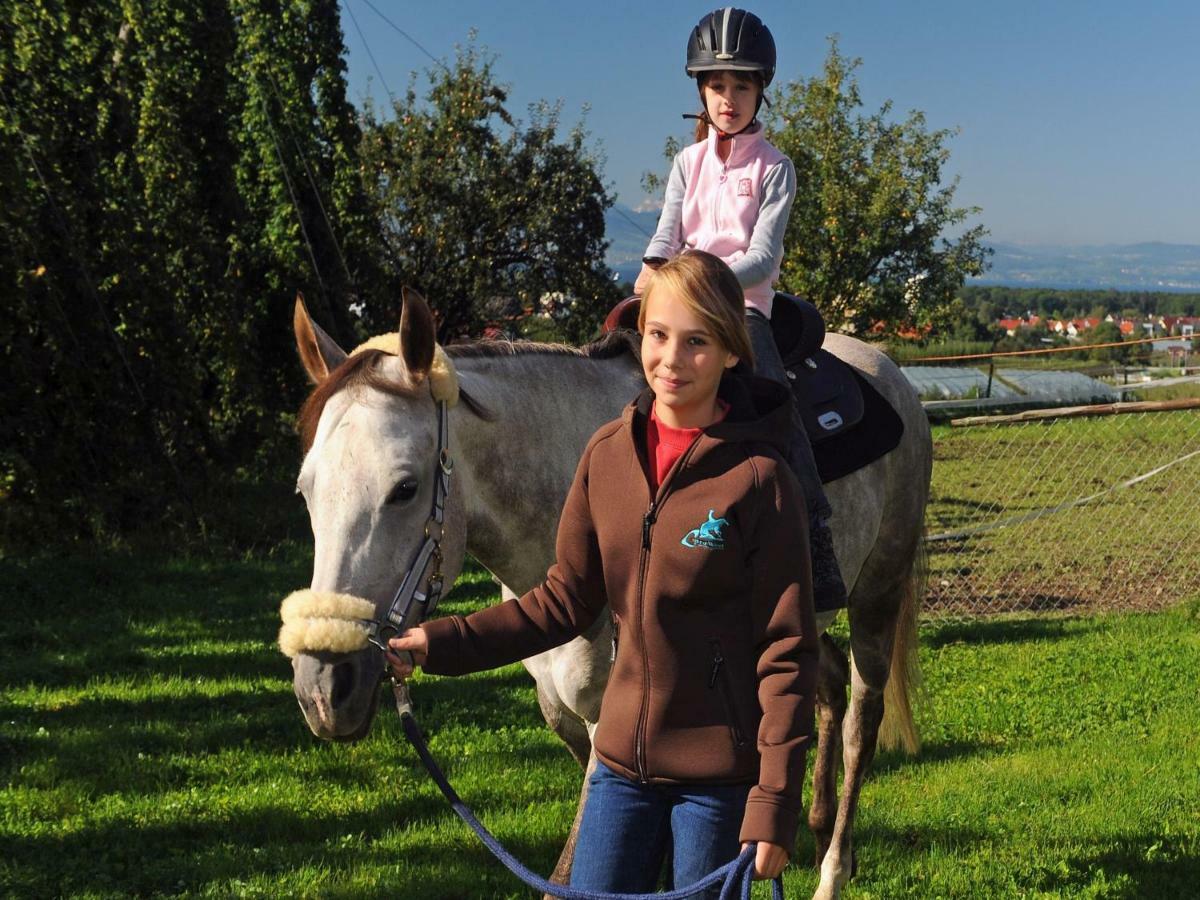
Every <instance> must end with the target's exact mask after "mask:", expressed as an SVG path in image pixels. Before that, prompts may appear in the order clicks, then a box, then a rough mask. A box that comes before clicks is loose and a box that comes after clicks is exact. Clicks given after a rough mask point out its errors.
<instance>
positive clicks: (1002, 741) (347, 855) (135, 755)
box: [0, 543, 1200, 898]
mask: <svg viewBox="0 0 1200 900" xmlns="http://www.w3.org/2000/svg"><path fill="white" fill-rule="evenodd" d="M308 566H309V557H308V550H307V548H305V547H303V546H300V545H296V544H286V543H285V544H284V545H282V546H280V547H278V548H276V549H275V550H273V551H271V552H266V553H258V554H255V555H244V556H237V555H234V554H227V555H222V554H210V555H208V556H206V557H188V556H177V555H172V554H169V553H159V554H151V555H142V556H137V555H134V554H132V553H130V552H128V551H111V552H105V553H101V552H96V553H93V554H90V555H78V554H77V555H68V556H48V555H47V556H41V557H35V558H29V557H26V558H23V559H13V558H5V559H0V597H2V601H0V602H2V605H3V621H4V623H5V624H4V628H3V630H2V632H0V697H2V699H0V769H2V772H3V775H2V778H0V845H2V846H3V848H4V852H3V854H0V895H3V896H12V897H54V896H63V897H89V898H102V897H103V898H109V897H113V898H115V897H126V896H145V897H230V896H237V897H278V896H320V897H346V898H350V897H379V898H382V897H394V896H411V897H420V898H474V897H480V898H483V897H528V896H531V894H530V892H529V891H526V890H524V889H522V888H521V886H520V885H519V884H518V883H517V882H516V881H515V880H513V879H512V878H511V876H509V875H508V873H507V872H506V871H504V870H503V869H502V868H501V867H500V865H499V864H498V863H495V862H494V861H492V860H491V858H490V857H489V856H487V855H486V851H485V850H484V849H483V847H482V846H481V845H479V844H478V843H477V841H476V839H475V837H474V835H473V834H471V833H470V832H469V831H468V829H467V828H466V826H464V825H462V824H461V823H460V822H459V821H458V820H457V818H455V817H454V815H453V814H452V813H451V812H450V810H449V809H448V807H447V806H446V805H445V803H444V801H443V800H442V799H441V797H440V795H438V794H437V792H436V788H434V786H433V785H432V783H431V782H430V781H429V780H428V779H427V778H426V777H425V775H424V773H423V770H421V769H420V765H419V763H418V761H417V760H416V758H415V755H414V754H413V753H412V751H411V750H410V749H409V748H408V746H407V745H406V743H405V741H404V739H403V736H402V734H401V732H400V729H399V724H398V722H397V720H396V717H395V715H394V713H392V711H391V710H390V708H388V707H387V706H386V705H385V706H382V707H381V711H380V715H379V718H378V719H377V721H376V724H375V727H374V729H373V730H372V732H371V734H370V736H369V737H368V738H367V739H366V740H364V741H362V742H360V743H358V744H338V745H334V744H324V743H320V742H318V741H317V740H316V739H314V738H313V737H312V736H311V735H310V734H309V733H308V731H307V729H306V727H305V726H304V724H303V720H302V718H301V716H300V713H299V710H298V709H297V707H296V704H295V701H294V698H293V697H292V695H291V685H290V667H289V665H288V663H287V661H286V660H285V659H284V658H283V657H282V656H281V655H280V654H279V653H278V651H277V650H276V649H275V648H274V646H273V639H274V634H275V631H276V628H277V624H276V615H277V613H276V610H277V606H278V601H279V599H280V598H281V597H282V596H283V595H284V594H286V593H287V592H288V591H289V590H291V589H293V588H294V587H296V586H299V585H302V584H305V583H307V578H308ZM495 594H496V589H495V587H494V585H493V584H492V583H491V581H490V579H489V578H488V577H487V576H486V574H484V573H482V572H480V571H478V570H472V571H469V572H468V573H467V574H466V575H465V576H464V578H463V579H462V581H461V582H460V585H459V587H458V589H457V590H456V591H455V593H454V595H453V596H452V598H451V599H452V600H453V601H454V602H453V603H452V604H451V608H453V609H456V610H465V609H468V608H470V607H472V606H476V605H479V604H481V603H484V602H490V601H491V600H492V599H493V598H494V596H495ZM1198 626H1200V599H1191V600H1188V601H1185V602H1183V603H1181V604H1178V605H1176V606H1175V607H1174V608H1172V609H1170V610H1167V611H1164V612H1158V613H1154V614H1143V615H1133V614H1125V615H1116V614H1114V615H1106V616H1102V617H1091V618H1065V617H1058V618H1044V619H1034V618H1023V619H1007V620H983V621H978V622H974V623H965V622H962V621H958V622H947V623H943V624H940V625H939V624H933V625H926V626H925V627H924V628H923V630H922V635H921V637H922V658H923V663H924V669H925V675H926V694H927V697H926V701H925V702H924V703H923V704H922V706H921V707H920V713H919V718H920V722H921V727H922V731H923V735H924V739H925V747H924V751H923V753H922V754H921V755H920V756H919V757H917V758H916V759H907V758H904V757H902V756H898V755H891V754H884V755H882V756H881V757H880V758H878V759H877V761H876V765H875V767H874V774H873V776H872V777H871V779H870V781H869V783H868V784H867V785H866V788H865V789H864V791H863V799H862V806H861V813H860V816H859V820H858V828H857V838H858V845H857V846H858V860H859V871H858V875H857V877H856V878H855V879H854V880H853V881H852V882H851V886H850V888H849V889H848V890H847V892H846V896H847V897H848V898H867V897H872V898H894V897H972V898H977V897H985V898H986V897H994V898H1011V897H1060V896H1061V897H1128V898H1134V897H1138V898H1141V897H1185V896H1197V892H1198V890H1200V889H1198V888H1197V885H1200V746H1198V743H1197V742H1198V737H1197V736H1198V735H1200V705H1198V704H1197V702H1196V696H1197V690H1196V689H1197V686H1198V685H1200V634H1198ZM414 697H415V700H416V703H417V708H418V716H419V718H420V720H421V722H422V724H423V726H424V728H425V730H426V731H427V733H428V734H429V735H430V737H431V746H432V749H433V752H434V754H435V755H436V756H437V757H438V758H439V759H440V760H441V761H442V763H443V765H444V767H445V768H446V770H447V772H448V774H449V777H450V778H451V780H452V782H453V783H454V784H455V786H456V787H457V789H458V790H459V792H460V793H461V794H462V796H463V797H464V798H465V799H466V800H467V802H468V803H470V804H471V805H473V807H474V808H475V810H476V811H477V813H478V814H479V815H480V817H481V818H482V819H483V820H484V822H485V823H486V824H487V825H488V826H489V827H490V828H492V829H493V830H494V832H495V833H496V834H497V835H498V836H499V837H500V838H501V839H502V840H503V841H505V842H506V843H507V844H508V845H509V846H510V847H511V848H513V849H514V850H515V851H516V852H517V853H518V854H519V855H520V856H521V857H522V858H523V859H524V860H525V861H526V862H527V863H528V864H529V865H530V866H531V867H533V868H534V869H536V870H540V871H542V872H548V871H549V870H550V869H551V868H552V866H553V863H554V860H555V858H556V856H557V852H558V848H559V844H560V841H561V840H562V838H563V836H564V834H565V833H566V831H567V828H568V826H569V824H570V821H571V817H572V814H573V810H574V801H575V796H576V792H577V788H578V783H579V772H578V771H577V769H576V767H575V764H574V763H573V762H572V761H571V759H570V758H569V756H568V754H567V753H566V752H565V750H563V749H562V748H561V747H560V746H559V745H558V744H557V742H556V739H555V738H553V737H552V736H551V734H550V733H549V731H548V730H547V729H546V728H545V727H544V725H543V724H542V723H541V720H540V716H539V714H538V711H537V704H536V701H535V699H534V693H533V690H532V687H531V682H530V680H529V679H528V677H527V676H526V675H525V674H524V671H523V670H522V669H521V668H520V667H518V666H513V667H509V668H507V669H503V670H500V671H497V672H493V673H487V674H484V675H480V676H476V677H470V678H462V679H438V678H434V677H422V678H419V679H418V681H417V683H416V685H415V687H414ZM800 840H801V843H800V847H799V850H798V857H799V862H800V863H801V865H797V866H793V867H791V868H789V870H788V873H787V880H786V888H787V895H788V896H789V897H793V896H797V897H802V896H806V895H808V894H809V893H810V892H811V890H812V889H813V887H814V886H815V884H816V874H815V872H814V870H813V869H811V868H810V867H809V866H808V863H809V861H810V859H811V855H812V841H811V838H810V837H809V836H808V835H807V833H806V832H802V837H801V839H800ZM762 890H763V889H762V888H760V890H759V895H760V896H763V895H764V894H762Z"/></svg>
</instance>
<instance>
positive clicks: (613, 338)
mask: <svg viewBox="0 0 1200 900" xmlns="http://www.w3.org/2000/svg"><path fill="white" fill-rule="evenodd" d="M445 350H446V355H447V356H449V357H450V358H451V359H479V358H495V357H498V356H547V355H548V356H582V357H585V358H587V359H613V358H615V357H618V356H624V355H625V354H627V353H628V354H630V355H632V356H634V357H635V358H636V357H637V355H638V354H639V352H640V351H641V336H640V335H638V334H637V333H636V332H633V331H626V330H624V329H620V330H617V331H613V332H610V333H608V334H605V335H602V336H601V337H599V338H597V339H596V340H594V341H592V342H591V343H590V344H585V345H584V346H582V347H572V346H571V345H570V344H540V343H537V342H536V341H467V342H465V343H462V344H449V345H447V346H446V347H445Z"/></svg>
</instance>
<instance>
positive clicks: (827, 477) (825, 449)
mask: <svg viewBox="0 0 1200 900" xmlns="http://www.w3.org/2000/svg"><path fill="white" fill-rule="evenodd" d="M848 368H849V367H848ZM850 371H851V373H852V377H853V378H854V380H855V381H856V382H857V383H858V386H859V388H860V389H861V391H862V403H863V414H862V419H861V420H860V421H859V423H858V424H857V425H856V426H854V427H853V428H849V429H846V430H844V431H840V432H838V433H837V434H835V435H833V436H831V437H829V438H826V439H824V440H822V441H819V442H814V443H813V456H815V457H816V460H817V471H818V472H819V473H820V475H821V482H822V484H826V483H828V482H830V481H836V480H837V479H838V478H843V477H845V476H846V475H849V474H850V473H851V472H857V471H858V470H859V469H861V468H862V467H863V466H866V465H870V464H871V463H873V462H875V460H877V459H879V458H880V457H881V456H883V455H884V454H885V453H889V452H891V451H892V450H895V449H896V447H897V446H899V444H900V439H901V438H902V437H903V436H904V422H903V421H902V420H901V419H900V416H899V415H898V414H897V413H896V410H894V409H892V405H891V404H890V403H888V402H887V400H885V399H884V397H883V395H882V394H880V393H879V391H877V390H875V388H873V387H871V385H870V383H869V382H868V381H867V380H866V379H865V378H863V377H862V376H861V375H860V374H858V372H857V371H855V370H854V369H850Z"/></svg>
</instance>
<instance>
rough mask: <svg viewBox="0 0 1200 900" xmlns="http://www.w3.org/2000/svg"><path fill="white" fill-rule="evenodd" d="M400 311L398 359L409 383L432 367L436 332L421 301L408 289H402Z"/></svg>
mask: <svg viewBox="0 0 1200 900" xmlns="http://www.w3.org/2000/svg"><path fill="white" fill-rule="evenodd" d="M403 297H404V309H403V310H402V311H401V313H400V357H401V358H402V359H403V360H404V367H405V369H407V370H408V375H409V377H410V378H412V379H413V380H418V379H421V378H423V377H425V375H426V374H427V373H428V372H429V368H430V366H432V365H433V345H434V343H435V342H436V341H437V330H436V329H435V328H434V325H433V313H432V312H430V311H429V304H428V303H426V302H425V298H424V297H422V296H421V295H420V294H419V293H417V292H416V291H414V290H413V289H412V288H407V287H406V288H404V290H403Z"/></svg>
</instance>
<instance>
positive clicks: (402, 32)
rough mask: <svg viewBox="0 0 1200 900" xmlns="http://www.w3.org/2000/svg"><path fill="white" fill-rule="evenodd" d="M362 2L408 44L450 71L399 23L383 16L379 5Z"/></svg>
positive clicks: (363, 0)
mask: <svg viewBox="0 0 1200 900" xmlns="http://www.w3.org/2000/svg"><path fill="white" fill-rule="evenodd" d="M362 2H363V3H365V4H367V6H368V7H370V8H371V10H372V11H373V12H374V13H375V15H377V16H379V18H381V19H383V21H385V22H387V23H388V25H390V26H392V28H393V29H395V31H396V32H397V33H398V34H399V35H400V36H401V37H403V38H404V39H405V40H406V41H408V42H409V43H410V44H412V45H413V46H414V47H416V48H417V49H418V50H420V51H421V52H422V53H424V54H425V55H426V56H428V57H429V58H430V59H431V60H432V61H433V63H434V64H435V65H439V66H441V67H442V68H443V69H446V71H447V72H449V71H450V69H449V68H448V67H447V66H446V64H445V63H444V62H442V61H441V60H440V59H438V58H437V57H436V56H434V55H433V54H432V53H430V52H429V51H428V50H426V49H425V48H424V47H423V46H422V45H421V42H420V41H418V40H417V39H416V38H415V37H413V36H412V35H411V34H409V33H408V32H407V31H405V30H404V29H403V28H401V27H400V26H399V25H397V24H396V23H395V22H393V21H392V20H391V19H389V18H388V17H387V16H385V15H384V14H383V13H382V12H381V11H380V10H379V7H377V6H376V5H375V4H374V3H372V2H371V0H362Z"/></svg>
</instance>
